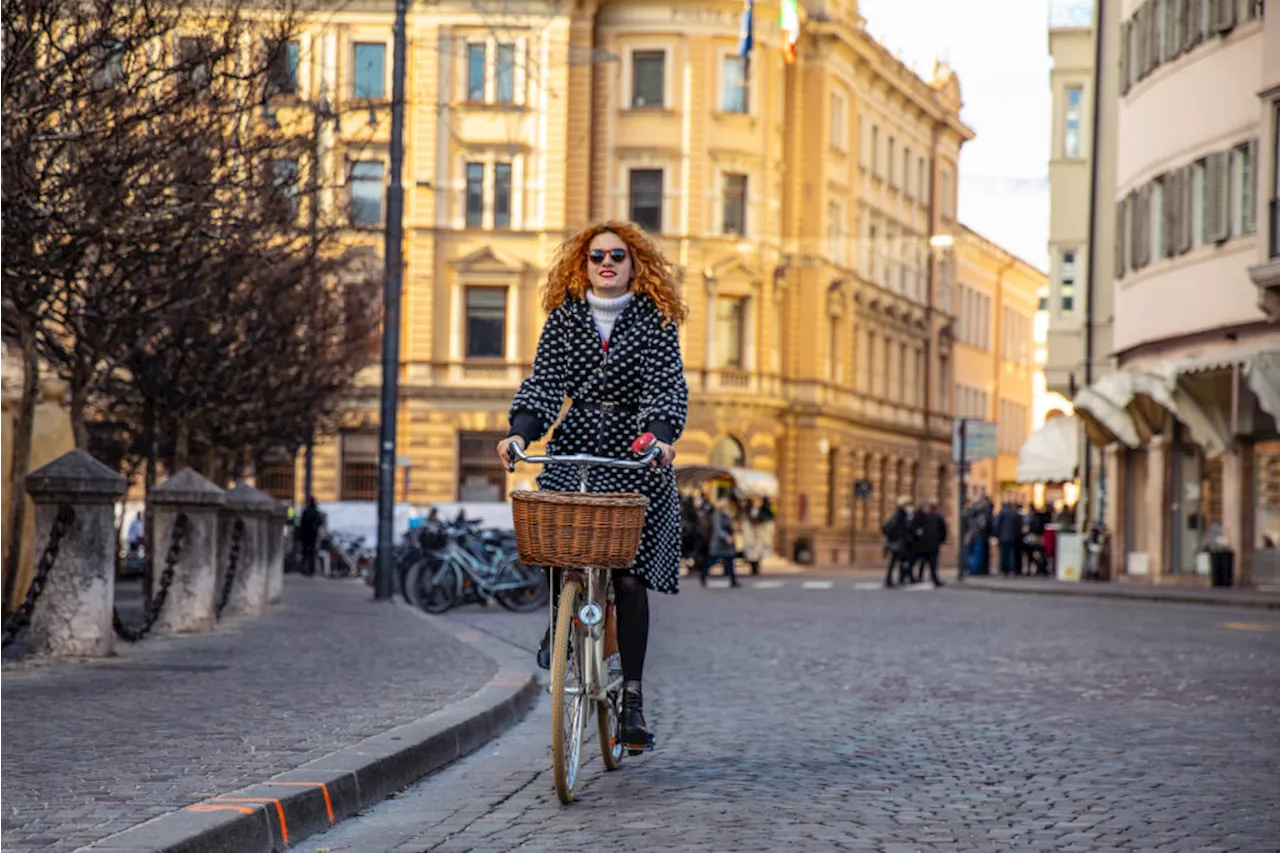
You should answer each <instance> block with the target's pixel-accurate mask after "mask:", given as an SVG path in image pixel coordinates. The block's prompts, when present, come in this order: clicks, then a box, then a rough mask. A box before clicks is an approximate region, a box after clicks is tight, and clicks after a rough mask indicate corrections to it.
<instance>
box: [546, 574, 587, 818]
mask: <svg viewBox="0 0 1280 853" xmlns="http://www.w3.org/2000/svg"><path fill="white" fill-rule="evenodd" d="M582 596H583V593H582V584H581V582H580V581H579V580H578V579H577V578H569V579H567V580H566V581H565V582H564V586H563V587H562V588H561V590H560V603H559V605H558V607H557V611H556V636H555V643H554V645H553V647H552V651H551V763H552V769H553V771H554V776H555V782H556V796H557V797H559V798H560V802H562V803H565V804H568V803H571V802H573V797H574V793H575V791H576V790H577V787H578V768H579V767H580V766H581V758H582V728H583V723H584V722H585V720H586V716H587V714H586V711H587V695H586V678H585V677H584V672H585V667H584V664H585V663H586V661H585V660H584V659H583V645H584V644H583V642H582V634H583V631H582V629H581V627H580V626H578V624H577V619H576V616H577V614H578V608H579V607H581V606H582V603H583V601H582Z"/></svg>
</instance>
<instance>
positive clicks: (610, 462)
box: [510, 434, 661, 804]
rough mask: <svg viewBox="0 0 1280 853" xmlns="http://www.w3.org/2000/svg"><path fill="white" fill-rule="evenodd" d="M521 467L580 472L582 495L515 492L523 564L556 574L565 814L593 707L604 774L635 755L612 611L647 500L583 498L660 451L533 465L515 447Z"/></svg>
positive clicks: (558, 760)
mask: <svg viewBox="0 0 1280 853" xmlns="http://www.w3.org/2000/svg"><path fill="white" fill-rule="evenodd" d="M511 450H512V453H513V456H512V458H511V466H510V467H511V470H513V471H514V470H515V466H516V464H517V463H518V462H526V463H531V464H562V465H574V466H576V467H577V469H578V474H579V491H578V492H523V491H518V492H514V493H513V494H512V496H511V498H512V515H513V518H514V520H515V527H516V541H517V543H518V544H519V550H520V556H521V558H522V559H524V560H526V561H528V562H531V563H535V564H538V565H545V566H550V567H552V572H553V574H554V576H555V577H554V579H553V580H552V589H553V590H554V591H555V594H553V595H552V605H551V607H550V618H551V631H552V647H551V684H550V685H549V689H550V692H551V721H552V722H551V761H552V769H553V775H554V777H555V786H556V795H557V796H558V797H559V798H560V802H562V803H565V804H568V803H569V802H571V801H572V800H573V798H574V796H575V795H576V792H577V786H578V771H579V769H580V767H581V759H582V740H583V737H584V733H585V730H586V729H587V727H588V726H589V725H590V719H589V718H590V716H591V710H592V708H593V706H594V709H595V712H596V713H595V718H596V734H597V737H598V739H599V742H600V752H601V757H602V758H603V759H604V765H605V768H606V769H608V770H617V769H618V767H620V766H621V763H622V758H623V756H624V755H626V754H631V755H637V754H639V753H640V752H642V751H643V749H639V748H632V747H631V746H629V745H627V744H624V743H623V742H622V739H621V734H622V732H621V728H622V722H621V721H622V681H623V679H622V669H621V666H620V664H618V665H615V664H614V663H609V662H608V661H615V662H616V661H617V658H616V654H615V653H616V634H615V633H614V627H613V622H614V619H613V608H612V605H611V598H612V595H611V592H612V590H611V584H612V576H611V571H610V570H612V569H626V568H629V567H630V566H631V564H632V563H633V562H634V561H635V554H636V548H637V547H638V546H639V543H640V530H641V528H642V527H643V526H644V513H645V509H646V507H647V506H648V499H647V498H645V497H644V495H639V494H599V493H589V492H588V491H587V478H588V476H589V474H590V471H591V469H593V468H596V467H610V468H629V469H636V470H640V469H648V468H649V467H650V466H651V465H652V463H653V460H655V459H657V458H658V457H659V456H660V454H661V450H660V449H659V448H658V447H656V446H655V445H654V437H653V436H652V435H650V434H645V435H643V436H641V437H640V438H638V439H636V442H635V444H633V445H632V450H633V451H634V452H635V453H637V454H638V455H637V458H636V459H610V458H608V457H602V456H588V455H573V456H530V455H527V454H526V453H525V452H524V451H523V450H522V449H521V448H520V445H519V444H513V445H511Z"/></svg>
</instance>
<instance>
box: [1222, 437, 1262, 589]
mask: <svg viewBox="0 0 1280 853" xmlns="http://www.w3.org/2000/svg"><path fill="white" fill-rule="evenodd" d="M1253 465H1254V456H1253V445H1252V444H1250V443H1248V442H1242V441H1236V442H1234V443H1233V445H1232V446H1231V447H1230V448H1228V449H1227V453H1226V455H1225V456H1223V457H1222V532H1223V534H1224V535H1226V537H1227V541H1228V542H1230V543H1231V550H1232V551H1234V552H1235V571H1234V575H1235V577H1234V578H1233V581H1232V582H1233V583H1234V584H1235V585H1237V586H1252V585H1253V548H1254V536H1255V535H1256V534H1255V532H1254V525H1255V524H1256V523H1257V519H1256V518H1255V516H1254V512H1255V508H1256V503H1255V497H1254V488H1253V486H1254V473H1253Z"/></svg>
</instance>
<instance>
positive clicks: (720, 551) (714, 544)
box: [702, 498, 738, 586]
mask: <svg viewBox="0 0 1280 853" xmlns="http://www.w3.org/2000/svg"><path fill="white" fill-rule="evenodd" d="M736 557H737V548H736V547H734V544H733V508H732V506H731V505H730V504H729V499H728V498H721V499H720V503H718V504H717V505H716V509H715V512H714V514H713V515H712V516H711V544H710V545H709V546H708V548H707V560H706V562H704V563H703V564H702V585H703V586H706V585H707V575H708V574H710V573H711V567H712V566H713V565H715V564H716V563H719V564H720V565H722V566H724V574H725V577H727V578H728V579H729V586H737V585H738V576H737V575H735V574H734V572H733V562H734V559H735V558H736Z"/></svg>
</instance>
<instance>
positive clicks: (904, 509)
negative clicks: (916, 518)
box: [881, 497, 913, 587]
mask: <svg viewBox="0 0 1280 853" xmlns="http://www.w3.org/2000/svg"><path fill="white" fill-rule="evenodd" d="M881 532H882V533H884V549H885V552H886V553H887V554H888V555H889V565H888V567H887V568H885V571H884V585H885V586H886V587H892V586H893V570H894V569H895V568H896V569H897V570H898V583H899V584H901V585H902V586H906V585H907V584H908V583H910V582H911V581H912V580H913V578H912V572H911V563H912V555H911V501H910V500H909V499H908V498H906V497H900V498H898V506H897V507H896V508H895V509H894V510H893V515H891V516H890V517H889V520H888V521H886V522H885V523H884V527H883V528H881Z"/></svg>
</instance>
